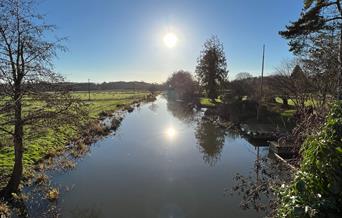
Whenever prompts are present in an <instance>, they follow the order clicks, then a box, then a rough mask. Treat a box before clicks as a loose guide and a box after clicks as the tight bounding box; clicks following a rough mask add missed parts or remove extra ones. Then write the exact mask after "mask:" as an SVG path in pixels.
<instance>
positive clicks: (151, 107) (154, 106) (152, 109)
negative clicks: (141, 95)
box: [148, 102, 158, 113]
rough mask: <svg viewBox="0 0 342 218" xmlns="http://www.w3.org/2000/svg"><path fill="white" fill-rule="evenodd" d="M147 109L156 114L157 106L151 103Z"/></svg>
mask: <svg viewBox="0 0 342 218" xmlns="http://www.w3.org/2000/svg"><path fill="white" fill-rule="evenodd" d="M148 109H150V110H151V111H153V112H155V113H156V112H157V110H158V105H157V104H155V103H154V102H152V103H151V105H150V106H148Z"/></svg>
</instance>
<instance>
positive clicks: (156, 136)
mask: <svg viewBox="0 0 342 218" xmlns="http://www.w3.org/2000/svg"><path fill="white" fill-rule="evenodd" d="M202 116H203V112H194V111H193V110H192V109H186V108H184V107H181V105H180V104H179V103H175V102H173V103H172V102H167V100H166V99H164V98H163V97H159V98H158V99H157V101H155V102H154V103H148V104H145V105H143V106H142V107H141V108H139V109H137V110H135V111H134V112H133V113H130V114H127V115H126V117H125V118H124V120H123V122H122V124H121V126H120V128H119V129H118V131H117V133H116V134H115V136H109V137H107V138H105V139H103V140H102V141H100V142H98V143H96V144H95V145H94V146H93V147H92V149H91V152H90V153H89V155H87V156H86V157H85V158H84V159H82V160H81V161H79V163H78V165H77V167H76V168H75V169H74V170H71V171H70V172H67V173H60V174H58V175H55V176H54V178H53V183H54V184H59V185H62V186H68V187H73V189H72V190H71V191H69V192H65V193H62V195H61V199H59V201H58V203H57V206H58V207H59V208H60V212H61V216H62V217H118V218H145V217H146V218H154V217H156V218H183V217H189V218H202V217H203V218H204V217H205V218H221V217H222V218H223V217H225V218H226V217H261V215H260V214H257V213H256V212H255V211H253V210H247V211H243V210H241V209H240V207H239V203H240V201H241V197H240V196H238V195H236V194H235V195H234V196H231V195H225V194H224V189H231V187H232V186H233V184H234V181H233V177H234V176H235V175H236V173H240V174H244V175H249V173H250V172H251V171H253V167H254V162H255V160H256V157H257V156H256V153H257V152H256V148H255V147H254V146H253V145H251V144H250V143H248V142H247V141H246V140H245V139H242V138H241V137H239V136H238V135H236V134H232V133H229V132H227V131H224V130H222V129H220V128H218V127H216V126H214V125H213V124H212V123H211V122H209V121H205V119H202ZM265 153H266V151H265V150H264V151H261V155H264V154H265Z"/></svg>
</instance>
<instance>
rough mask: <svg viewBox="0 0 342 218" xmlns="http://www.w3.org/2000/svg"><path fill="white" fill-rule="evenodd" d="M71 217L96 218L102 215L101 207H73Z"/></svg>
mask: <svg viewBox="0 0 342 218" xmlns="http://www.w3.org/2000/svg"><path fill="white" fill-rule="evenodd" d="M70 215H71V217H73V218H97V217H102V213H101V209H98V208H95V207H93V208H85V209H81V208H75V209H73V210H72V211H71V212H70Z"/></svg>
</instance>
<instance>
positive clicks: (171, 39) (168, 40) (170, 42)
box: [163, 32, 178, 48]
mask: <svg viewBox="0 0 342 218" xmlns="http://www.w3.org/2000/svg"><path fill="white" fill-rule="evenodd" d="M163 41H164V44H165V45H166V46H167V47H169V48H173V47H175V46H176V44H177V41H178V38H177V36H176V34H174V33H172V32H169V33H167V34H165V36H164V38H163Z"/></svg>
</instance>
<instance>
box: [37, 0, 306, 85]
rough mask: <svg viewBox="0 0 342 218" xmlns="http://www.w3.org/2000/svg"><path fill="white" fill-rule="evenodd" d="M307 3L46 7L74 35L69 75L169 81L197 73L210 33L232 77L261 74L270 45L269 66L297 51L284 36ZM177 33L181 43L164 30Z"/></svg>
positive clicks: (194, 0)
mask: <svg viewBox="0 0 342 218" xmlns="http://www.w3.org/2000/svg"><path fill="white" fill-rule="evenodd" d="M301 8H302V1H301V0H244V1H240V0H234V1H233V0H172V1H171V0H169V1H165V0H163V1H161V0H139V1H138V0H136V1H133V0H120V1H119V0H43V1H42V4H41V5H40V8H39V10H40V12H42V13H44V14H46V15H47V17H46V19H47V22H48V23H50V24H55V25H57V27H58V30H57V34H58V36H66V37H68V40H67V41H66V42H65V45H66V46H67V47H68V49H69V52H67V53H61V54H59V58H58V59H57V60H56V62H55V67H56V70H57V71H58V72H60V73H61V74H63V75H64V76H65V77H66V78H67V80H68V81H77V82H82V81H87V80H88V78H89V79H90V80H91V81H94V82H103V81H107V82H108V81H119V80H123V81H132V80H134V81H142V80H144V81H147V82H163V81H165V80H166V78H167V77H168V76H169V75H170V74H171V73H172V72H173V71H175V70H179V69H184V70H188V71H190V72H192V73H193V72H194V70H195V67H196V63H197V58H198V56H199V54H200V51H201V49H202V45H203V43H204V41H205V40H206V39H208V38H209V37H210V36H211V35H213V34H215V35H217V36H218V37H219V39H220V40H221V41H222V42H223V44H224V49H225V53H226V58H227V63H228V69H229V78H230V79H234V77H235V74H237V73H239V72H250V73H252V74H253V75H259V74H260V70H261V53H262V45H263V43H265V44H266V61H265V64H266V66H265V73H266V74H271V73H272V72H273V71H274V67H276V66H277V65H279V64H280V62H281V61H282V60H284V59H287V58H290V57H291V54H290V53H289V52H288V46H287V42H286V41H285V40H284V39H282V38H281V37H280V36H279V35H278V31H279V30H281V29H283V28H284V26H285V25H286V24H288V23H289V21H290V20H295V19H296V18H297V17H298V15H299V13H300V11H301ZM167 32H173V33H175V34H176V35H177V37H178V42H177V45H176V46H175V47H174V48H168V47H166V46H165V45H164V43H163V36H164V35H165V34H166V33H167Z"/></svg>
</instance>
